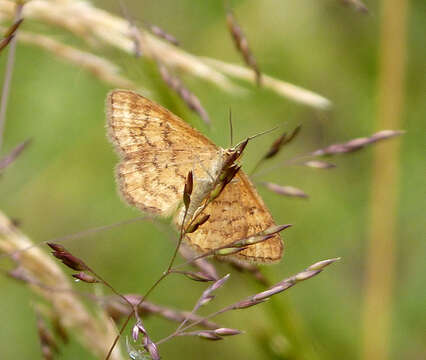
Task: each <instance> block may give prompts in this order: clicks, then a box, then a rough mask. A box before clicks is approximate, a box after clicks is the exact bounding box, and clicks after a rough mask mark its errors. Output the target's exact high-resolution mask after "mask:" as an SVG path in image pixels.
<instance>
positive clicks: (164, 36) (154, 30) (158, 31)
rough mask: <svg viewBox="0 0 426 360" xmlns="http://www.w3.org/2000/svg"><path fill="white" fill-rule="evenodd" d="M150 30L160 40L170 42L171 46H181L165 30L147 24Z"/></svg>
mask: <svg viewBox="0 0 426 360" xmlns="http://www.w3.org/2000/svg"><path fill="white" fill-rule="evenodd" d="M147 26H148V29H149V30H150V31H151V32H152V33H153V34H154V35H157V36H158V37H159V38H161V39H163V40H166V41H168V42H169V43H170V44H173V45H175V46H179V41H178V40H177V39H176V38H175V37H174V36H173V35H171V34H169V33H167V32H166V31H165V30H164V29H162V28H160V27H159V26H157V25H152V24H147Z"/></svg>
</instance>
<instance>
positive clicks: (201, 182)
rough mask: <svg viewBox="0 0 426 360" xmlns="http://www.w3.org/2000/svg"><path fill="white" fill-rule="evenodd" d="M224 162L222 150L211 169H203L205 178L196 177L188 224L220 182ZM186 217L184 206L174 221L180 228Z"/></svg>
mask: <svg viewBox="0 0 426 360" xmlns="http://www.w3.org/2000/svg"><path fill="white" fill-rule="evenodd" d="M223 161H224V150H223V149H220V152H219V154H218V157H217V159H216V160H215V161H214V162H213V164H212V165H211V168H209V169H203V172H204V175H205V177H202V178H199V177H194V189H193V190H192V194H191V201H190V203H189V207H188V211H187V214H186V219H185V223H188V222H190V221H191V220H192V218H193V217H194V215H196V213H197V210H199V209H200V208H201V206H202V205H203V204H204V200H206V199H207V197H208V195H209V194H210V192H211V191H212V190H213V188H214V186H215V185H216V183H217V181H218V178H219V175H220V174H221V172H222V168H223ZM184 216H185V207H184V206H182V208H181V209H180V210H179V213H178V215H177V216H176V217H175V220H174V221H175V223H176V224H177V225H178V226H181V225H182V221H183V217H184Z"/></svg>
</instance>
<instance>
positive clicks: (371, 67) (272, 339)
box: [0, 0, 426, 360]
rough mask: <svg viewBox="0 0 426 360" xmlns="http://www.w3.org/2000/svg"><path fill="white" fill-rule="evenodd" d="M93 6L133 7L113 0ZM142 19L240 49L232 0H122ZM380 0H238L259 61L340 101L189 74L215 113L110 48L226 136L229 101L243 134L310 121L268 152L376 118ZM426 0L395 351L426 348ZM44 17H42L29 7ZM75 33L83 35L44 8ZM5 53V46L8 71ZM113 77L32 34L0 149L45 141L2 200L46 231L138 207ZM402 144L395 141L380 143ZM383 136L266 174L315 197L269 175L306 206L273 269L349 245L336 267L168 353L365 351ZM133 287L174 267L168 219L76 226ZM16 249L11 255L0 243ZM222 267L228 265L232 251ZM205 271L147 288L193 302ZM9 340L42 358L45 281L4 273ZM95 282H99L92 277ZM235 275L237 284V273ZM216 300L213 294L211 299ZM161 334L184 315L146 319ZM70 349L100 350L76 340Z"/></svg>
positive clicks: (100, 261) (215, 46)
mask: <svg viewBox="0 0 426 360" xmlns="http://www.w3.org/2000/svg"><path fill="white" fill-rule="evenodd" d="M94 3H95V4H96V5H97V6H99V7H102V8H105V9H108V10H109V11H113V12H116V13H120V7H119V4H118V3H117V2H116V1H115V0H110V1H100V0H98V1H96V2H94ZM126 4H127V7H128V8H129V9H130V10H131V13H132V14H133V16H134V17H135V19H137V20H144V21H148V22H150V23H153V24H157V25H159V26H161V27H163V28H165V29H166V30H167V31H168V32H170V33H171V34H173V35H175V36H176V37H177V38H178V39H179V40H180V41H181V43H182V47H183V48H184V49H185V50H187V51H189V52H190V53H193V54H197V55H202V56H210V57H213V58H218V59H222V60H225V61H230V62H241V60H240V56H239V54H238V53H237V52H236V51H235V50H234V47H233V44H232V41H231V39H230V37H229V34H228V32H227V29H226V25H225V18H224V11H223V4H222V2H221V1H216V0H204V1H190V0H181V1H174V0H167V1H166V0H161V1H155V2H154V1H130V0H127V1H126ZM379 5H380V4H379V3H378V2H377V1H369V2H368V6H369V8H370V13H369V14H368V15H362V14H360V13H357V12H354V11H352V10H351V9H350V8H348V7H344V6H341V3H340V2H339V1H332V0H322V1H314V0H303V1H276V0H264V1H254V0H245V1H243V0H241V1H233V7H234V10H235V12H236V15H237V18H238V20H239V22H240V24H241V25H242V27H243V28H244V30H245V33H246V35H247V37H248V39H249V42H250V45H251V48H252V50H253V52H254V54H255V56H256V58H257V60H258V63H259V65H260V67H261V69H262V70H263V71H264V72H265V73H267V74H269V75H272V76H274V77H277V78H279V79H283V80H285V81H289V82H291V83H294V84H297V85H300V86H303V87H305V88H307V89H310V90H313V91H316V92H318V93H319V94H321V95H323V96H325V97H327V98H328V99H330V100H331V101H332V102H333V104H334V107H333V109H332V110H330V111H317V110H312V109H310V108H308V107H304V106H301V105H297V104H294V103H292V102H290V101H287V100H286V99H283V98H281V97H279V96H277V95H276V94H274V93H272V92H271V91H266V90H263V89H257V88H255V87H249V86H247V89H248V90H249V91H248V93H247V94H246V95H243V96H233V95H230V94H228V93H225V92H223V91H221V90H220V89H218V88H216V87H215V86H213V85H211V84H207V83H205V82H203V81H200V80H198V79H194V78H191V77H189V76H186V77H185V78H184V80H185V82H186V84H187V85H188V86H189V87H190V88H191V90H192V91H193V92H194V93H196V94H197V95H198V96H199V98H200V99H201V101H202V103H203V105H204V106H205V108H206V110H207V111H208V112H209V114H210V116H211V118H212V120H213V126H212V128H211V129H210V130H209V129H207V128H206V126H204V125H203V124H202V122H201V121H200V119H199V118H198V117H197V116H196V115H195V114H194V113H192V112H190V111H189V110H187V109H186V107H185V105H184V104H183V103H182V102H181V101H180V100H179V98H178V97H177V96H176V95H174V94H172V93H171V92H170V91H169V89H168V88H167V87H166V86H165V85H164V84H163V83H162V82H161V80H160V79H159V75H158V73H157V72H156V71H155V69H154V67H153V66H152V65H151V64H150V63H149V62H146V61H140V60H136V59H134V58H132V57H131V56H128V55H126V54H122V53H119V52H117V51H115V52H111V51H110V50H104V51H105V52H104V53H102V50H101V51H100V52H99V51H98V53H100V54H101V55H102V54H103V55H105V56H108V57H110V58H112V59H114V60H115V61H116V62H117V63H119V64H120V65H121V66H123V68H125V69H126V74H127V75H128V76H129V77H131V78H132V79H134V80H136V81H138V82H140V83H141V85H143V86H144V87H145V88H148V89H149V90H151V91H152V98H153V99H155V100H156V101H158V102H160V103H162V104H163V105H164V106H166V107H168V108H169V109H171V110H172V111H174V112H175V113H177V114H178V115H179V116H181V117H182V118H184V119H186V120H187V121H188V122H190V123H191V124H193V125H194V126H195V127H197V128H198V129H200V130H201V131H202V132H204V133H205V134H206V135H207V136H208V137H210V138H211V139H212V140H213V141H214V142H215V143H217V144H219V145H222V146H227V145H228V143H229V136H228V111H229V108H230V107H231V108H232V113H233V119H234V134H235V137H236V138H237V139H238V140H239V139H242V138H244V137H246V136H248V135H252V134H254V133H257V132H260V131H263V130H266V129H269V128H271V127H273V126H276V125H278V126H279V129H280V130H279V131H283V130H285V129H287V130H291V129H293V128H294V127H295V126H296V125H298V124H302V125H303V128H302V132H301V134H300V136H299V137H298V139H297V141H295V142H294V143H293V144H292V145H291V146H289V147H288V148H286V149H285V150H284V151H283V152H282V153H281V154H280V156H279V158H278V159H275V160H274V161H273V162H272V163H273V164H279V163H280V161H282V160H283V159H285V158H290V157H291V156H292V155H296V154H301V153H305V152H308V151H310V150H314V149H317V148H319V147H322V146H326V145H328V144H331V143H335V142H342V141H345V140H349V139H352V138H355V137H359V136H367V135H370V134H372V133H373V132H374V131H375V130H376V129H377V127H376V119H377V115H378V114H377V105H378V76H379V73H380V69H379V53H380V44H379V27H380V21H381V17H380V7H379ZM424 10H425V3H424V1H412V2H411V3H410V9H409V13H408V19H407V38H406V47H407V58H406V84H405V86H404V109H403V115H402V118H401V123H402V126H401V127H402V128H403V129H405V130H406V131H407V133H406V134H405V135H404V136H403V137H402V138H400V139H396V140H390V141H401V148H400V150H401V153H400V165H401V169H400V175H399V177H400V178H399V188H398V189H397V192H398V204H397V217H396V221H397V224H396V229H397V234H396V239H397V249H396V251H397V259H396V270H395V275H394V279H393V281H394V284H395V288H394V291H393V296H392V305H393V319H392V320H393V321H392V324H391V329H390V348H391V358H392V359H421V358H424V356H425V355H426V349H425V344H424V337H422V336H424V329H425V328H426V316H425V315H426V313H425V292H424V282H425V280H426V274H425V271H424V258H425V250H426V249H425V242H424V241H422V240H424V230H425V228H424V199H423V197H424V192H423V193H422V191H421V189H422V186H423V185H424V183H423V180H424V163H422V162H421V160H422V159H423V157H424V156H423V153H422V152H421V150H423V149H424V147H423V148H421V144H422V145H424V133H425V121H424V114H425V111H426V101H425V90H426V86H425V81H424V61H425V58H426V47H425V46H424V34H425V32H426V22H425V18H424V14H425V12H424ZM25 26H28V27H29V28H31V24H28V25H27V24H25V25H24V29H25ZM33 26H37V28H38V29H43V30H44V31H45V32H46V33H49V34H53V35H54V36H56V37H57V38H58V39H59V40H61V41H63V42H64V43H74V38H73V37H72V35H69V34H68V33H65V32H63V31H57V30H55V29H52V28H49V27H48V26H45V27H43V24H36V25H33ZM5 59H6V56H4V55H2V56H1V57H0V76H3V74H4V68H5ZM109 90H110V88H108V87H107V86H106V85H104V84H102V83H101V82H100V81H99V80H97V79H96V78H94V77H93V76H92V75H91V74H88V73H87V72H85V71H84V70H82V69H80V68H78V67H76V66H74V65H70V64H68V63H66V62H64V61H62V60H61V59H57V58H55V57H54V56H53V55H52V54H51V53H48V52H46V51H43V50H40V49H39V48H36V47H31V46H24V45H21V44H19V45H18V48H17V56H16V66H15V71H14V74H13V82H12V87H11V93H10V101H9V107H8V113H7V123H6V128H5V137H4V147H3V152H4V153H5V152H6V151H8V150H10V149H12V147H14V146H15V145H16V144H17V143H19V142H22V141H23V140H25V139H27V138H32V139H33V143H32V144H31V146H30V147H29V148H28V149H27V150H26V151H25V153H24V154H23V155H22V157H21V158H19V160H18V161H17V162H16V163H15V164H14V165H13V166H12V167H11V168H9V169H8V171H7V172H6V173H5V174H4V175H3V176H2V177H1V179H0V181H1V182H0V206H1V210H2V211H4V212H5V213H6V214H7V215H8V216H10V217H11V218H15V219H19V221H20V223H21V228H22V229H23V231H24V232H25V233H26V234H28V236H29V237H30V238H31V239H32V240H33V241H35V242H40V241H45V240H49V239H52V238H55V237H58V236H62V235H66V234H71V233H74V232H77V231H80V230H82V229H86V228H91V227H95V226H99V225H104V224H110V223H114V222H117V221H120V220H124V219H128V218H132V217H135V216H138V214H139V213H138V212H137V211H136V210H134V209H131V208H129V207H128V206H126V205H125V204H124V203H123V202H121V200H120V198H119V196H118V195H117V192H116V186H115V182H114V177H113V168H114V166H115V164H116V162H117V157H116V155H115V154H114V152H113V150H112V147H111V145H110V144H109V143H108V141H107V139H106V136H105V116H104V101H105V95H106V93H107V92H108V91H109ZM277 134H278V133H274V134H269V135H266V136H262V137H260V138H258V139H256V140H255V142H253V143H252V144H250V145H249V147H248V148H247V149H246V152H245V156H244V169H246V170H250V169H251V168H252V167H253V165H254V164H255V162H256V161H257V160H258V159H259V157H260V156H261V155H262V151H260V150H259V149H267V148H268V146H269V144H270V143H271V141H273V139H274V138H275V137H276V136H277ZM378 146H380V147H384V148H385V147H387V146H389V142H383V143H381V144H379V145H378ZM372 152H373V148H372V147H370V148H367V149H364V150H362V151H360V152H357V153H354V154H349V155H346V156H339V157H336V158H334V159H332V161H333V162H335V163H336V164H337V168H336V169H334V170H330V171H327V170H315V169H309V168H303V167H297V166H292V167H291V166H287V167H282V168H279V169H277V170H276V171H274V172H271V173H269V174H267V175H265V176H264V177H262V178H261V179H260V180H268V181H272V182H276V183H278V184H281V185H293V186H296V187H299V188H301V189H304V190H305V191H306V192H307V193H308V194H309V195H310V198H309V199H308V200H303V199H302V200H300V199H289V198H285V197H280V196H278V195H276V194H273V193H270V192H268V191H266V190H264V189H262V188H260V189H259V191H260V193H261V195H262V196H263V198H264V199H265V202H266V203H267V205H268V207H269V208H270V210H271V212H272V214H273V216H274V218H275V220H276V222H277V223H280V224H283V223H292V224H294V227H293V228H291V229H290V230H287V231H286V232H285V233H284V240H285V242H286V253H285V255H284V258H283V261H282V262H281V263H280V264H278V265H274V266H269V267H266V268H265V269H264V273H265V274H266V275H267V276H268V277H269V278H270V279H271V281H279V280H280V279H282V278H284V277H285V276H288V275H291V274H293V273H296V272H298V271H300V270H302V269H303V268H305V267H306V266H308V265H310V264H312V263H314V262H315V261H318V260H322V259H326V258H331V257H337V256H341V257H342V261H341V262H340V263H337V264H335V265H333V266H332V267H330V268H329V269H327V271H325V272H324V273H323V274H321V275H319V276H318V277H316V278H314V279H311V280H309V281H307V282H305V283H303V284H299V285H297V286H296V287H294V288H292V289H291V290H289V291H288V292H286V293H284V294H281V295H279V296H277V297H276V298H274V299H273V301H271V302H270V303H266V304H263V305H260V306H256V307H254V308H251V309H247V310H245V311H244V312H235V313H231V314H228V315H225V316H223V317H221V318H218V319H217V321H218V322H219V323H221V324H224V325H226V326H230V327H235V328H239V329H243V330H246V334H244V335H240V336H237V337H234V338H228V339H226V340H225V341H222V342H207V341H203V340H200V339H197V338H178V339H175V340H172V341H171V342H169V343H166V344H165V345H164V347H161V353H162V355H163V358H164V359H200V358H201V356H202V357H203V359H204V360H208V359H218V358H220V359H235V357H236V356H238V358H240V359H286V358H291V359H293V358H294V359H342V358H345V359H356V358H360V357H361V353H362V351H361V348H362V331H363V327H362V316H361V314H362V308H363V296H364V293H365V292H364V289H365V284H364V275H365V264H366V251H367V249H368V248H367V239H368V226H369V219H370V205H371V204H370V202H369V199H370V190H371V175H372ZM65 245H66V246H67V248H69V249H70V250H72V251H73V252H74V253H75V254H76V255H78V256H80V257H82V258H83V259H84V260H85V261H86V262H87V263H88V264H90V266H91V267H93V268H94V269H96V270H97V271H98V272H99V273H100V274H102V275H103V276H104V277H105V278H106V279H108V280H109V281H110V283H111V284H113V285H114V286H115V287H116V288H117V290H119V291H121V292H122V293H142V292H144V291H145V290H146V289H147V288H148V287H149V286H150V285H151V284H152V283H153V281H154V280H155V279H156V278H157V277H158V276H159V275H160V273H161V272H162V271H163V269H164V268H165V266H166V264H167V261H168V259H169V258H170V256H171V254H172V251H173V247H172V245H171V242H170V241H169V239H168V238H167V237H166V236H165V235H164V234H163V233H162V232H160V231H159V230H158V229H157V228H156V227H155V226H153V225H151V224H147V223H137V224H132V225H126V226H121V227H118V228H115V229H113V230H110V231H107V232H102V233H98V234H96V235H94V236H90V237H85V238H81V239H76V240H73V241H69V242H66V243H65ZM2 262H4V259H3V260H2ZM219 270H220V272H221V273H223V274H224V273H226V272H228V271H229V268H228V267H227V266H224V265H220V266H219ZM204 287H205V286H204V285H203V284H200V283H194V282H191V281H188V280H183V279H179V278H177V277H173V278H169V279H168V280H167V281H166V282H164V283H163V284H162V285H161V286H160V287H159V288H158V289H157V290H156V291H155V292H154V293H153V294H152V297H151V300H152V301H154V302H158V303H160V304H164V305H170V306H171V307H176V308H185V309H186V308H190V307H192V305H193V304H194V302H195V301H196V299H197V298H198V296H199V295H200V294H201V292H202V291H203V289H204ZM0 288H1V296H0V319H1V322H2V325H1V326H0V358H1V359H17V358H21V359H30V358H31V359H38V358H41V355H39V353H40V350H39V344H38V337H37V333H36V328H35V316H34V313H33V311H32V310H31V307H30V306H29V305H30V304H31V302H32V301H33V299H34V295H33V294H32V293H31V292H30V291H29V290H28V289H27V288H26V287H25V286H23V285H22V284H20V283H17V282H15V281H13V280H10V279H7V278H5V277H0ZM89 289H90V288H89V287H87V290H89ZM231 289H232V290H231ZM259 290H260V287H259V286H258V285H257V284H255V283H254V281H253V280H252V278H251V277H250V276H248V275H244V274H239V273H234V272H233V274H232V277H231V280H230V283H229V284H228V285H227V286H225V288H224V289H222V291H221V292H220V293H218V297H217V299H216V300H215V301H214V302H213V303H211V304H210V305H209V309H213V308H216V307H217V308H219V306H220V305H225V304H228V303H230V302H231V301H236V300H238V299H240V298H243V297H244V296H246V295H248V294H251V293H253V292H254V291H259ZM205 311H208V309H207V310H206V309H205ZM146 325H147V327H148V328H149V329H150V331H151V334H152V335H153V337H154V339H156V338H160V337H163V336H165V335H166V334H168V332H169V331H171V330H172V329H174V326H175V325H174V324H170V323H168V322H167V321H165V320H162V319H160V318H157V317H151V318H149V320H147V323H146ZM58 358H59V359H77V358H84V359H90V358H91V355H90V354H88V353H87V352H86V350H84V349H83V348H81V347H80V345H79V344H78V343H77V342H75V341H73V342H72V343H71V345H69V346H67V347H64V348H63V349H62V351H61V355H60V356H59V357H58Z"/></svg>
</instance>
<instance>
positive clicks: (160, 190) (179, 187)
mask: <svg viewBox="0 0 426 360" xmlns="http://www.w3.org/2000/svg"><path fill="white" fill-rule="evenodd" d="M106 113H107V127H108V135H109V138H110V140H111V142H112V143H113V145H114V147H115V148H116V150H117V152H118V153H119V155H120V158H121V160H120V162H119V164H118V165H117V167H116V178H117V183H118V186H119V190H120V193H121V195H122V197H123V198H124V200H125V201H126V202H127V203H129V204H130V205H132V206H135V207H137V208H138V209H140V210H142V211H144V212H147V213H150V214H153V215H158V216H163V217H167V216H171V215H174V222H175V224H176V225H177V226H179V225H180V224H181V223H182V221H183V216H182V214H183V205H182V197H183V190H184V186H185V183H186V179H187V175H188V172H189V171H192V173H193V177H194V190H193V193H192V195H191V204H190V206H189V208H188V212H189V214H188V215H189V217H190V216H192V215H193V214H194V212H195V211H196V209H197V208H198V207H199V206H200V204H202V203H203V201H204V200H205V199H204V197H205V196H206V195H207V194H208V193H209V191H210V190H211V186H213V183H214V180H215V179H216V178H217V176H218V175H219V174H220V172H221V171H222V169H223V167H224V166H226V165H229V161H234V160H235V161H237V160H238V158H239V157H240V153H241V148H242V143H240V144H238V145H237V146H235V147H232V148H229V149H223V148H221V147H219V146H217V145H215V144H214V143H213V142H211V141H210V140H209V139H207V137H205V136H204V135H202V134H201V133H200V132H199V131H197V130H196V129H194V128H192V127H191V126H190V125H188V124H187V123H186V122H184V121H183V120H182V119H180V118H179V117H178V116H176V115H174V114H173V113H171V112H170V111H168V110H167V109H165V108H164V107H162V106H161V105H158V104H156V103H155V102H153V101H151V100H149V99H147V98H145V97H143V96H142V95H139V94H137V93H135V92H133V91H129V90H114V91H112V92H110V93H109V94H108V96H107V100H106ZM191 206H192V208H191ZM203 213H204V214H206V215H210V216H209V218H208V220H207V222H206V223H204V224H203V225H202V226H200V227H199V228H198V229H197V230H196V231H195V232H193V233H189V234H186V235H185V239H184V240H185V242H186V243H187V244H188V245H189V246H190V247H191V248H192V249H193V250H194V251H195V252H196V253H200V254H202V253H206V252H209V251H212V250H214V249H217V248H218V247H222V246H224V245H228V244H230V243H232V242H234V241H236V240H239V239H244V238H247V237H249V236H252V235H255V234H258V233H259V232H262V231H264V230H266V229H268V228H270V227H271V226H275V223H274V220H273V219H272V216H271V214H270V212H269V210H268V209H267V208H266V206H265V204H264V202H263V200H262V198H261V197H260V196H259V194H258V193H257V191H256V189H255V187H254V185H253V184H252V183H251V181H250V180H249V178H248V176H247V175H246V174H245V173H244V172H243V171H242V170H239V171H238V172H237V174H236V175H235V177H234V178H233V180H232V181H231V182H230V183H229V184H227V185H226V186H225V188H224V189H223V191H222V192H221V193H220V195H219V196H218V197H217V198H215V199H214V200H213V201H211V202H210V203H209V204H208V205H207V206H206V207H205V209H204V210H203ZM283 249H284V245H283V242H282V240H281V236H280V235H279V233H277V234H274V235H273V237H271V238H269V239H268V240H266V241H263V242H259V243H256V244H253V245H250V246H249V247H247V248H246V249H244V250H243V251H240V252H238V253H236V254H233V255H227V256H226V259H228V260H230V261H235V262H249V263H258V264H262V263H274V262H277V261H279V260H280V259H281V257H282V254H283Z"/></svg>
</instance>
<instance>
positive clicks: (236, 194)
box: [186, 170, 284, 264]
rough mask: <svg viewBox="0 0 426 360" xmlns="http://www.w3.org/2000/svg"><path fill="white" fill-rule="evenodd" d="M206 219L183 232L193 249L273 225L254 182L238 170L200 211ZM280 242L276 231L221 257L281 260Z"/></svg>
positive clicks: (223, 242)
mask: <svg viewBox="0 0 426 360" xmlns="http://www.w3.org/2000/svg"><path fill="white" fill-rule="evenodd" d="M203 213H205V214H210V218H209V220H208V221H207V222H206V223H204V224H203V225H202V226H201V227H199V228H198V230H197V231H195V232H194V233H191V234H187V235H186V241H187V242H188V244H189V245H191V246H192V247H193V248H194V249H195V250H196V251H197V252H199V253H205V252H208V251H211V250H213V249H216V248H219V247H221V246H224V245H228V244H230V243H232V242H234V241H236V240H239V239H244V238H247V237H249V236H251V235H254V234H256V233H259V232H261V231H263V230H266V229H267V228H269V227H271V226H274V225H275V223H274V220H273V219H272V216H271V214H270V212H269V210H268V209H267V208H266V205H265V203H264V202H263V200H262V198H261V197H260V196H259V194H258V193H257V191H256V189H255V187H254V185H253V184H252V183H251V181H250V180H249V178H248V177H247V175H246V174H244V172H243V171H241V170H240V171H239V172H238V174H237V175H236V176H235V178H234V180H233V181H231V182H230V183H229V184H228V185H227V186H226V187H225V189H224V190H223V192H222V193H221V194H220V195H219V197H218V198H217V199H215V200H214V201H212V202H211V203H210V204H209V205H208V206H207V207H206V209H205V210H204V212H203ZM283 250H284V245H283V242H282V240H281V236H280V235H279V234H275V235H274V236H273V237H272V238H270V239H268V240H266V241H264V242H261V243H258V244H254V245H251V246H249V247H248V248H247V249H245V250H243V251H241V252H239V253H237V254H234V255H228V256H225V257H224V259H228V260H230V261H236V262H245V263H247V262H249V263H260V264H262V263H274V262H277V261H279V260H280V259H281V257H282V254H283Z"/></svg>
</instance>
